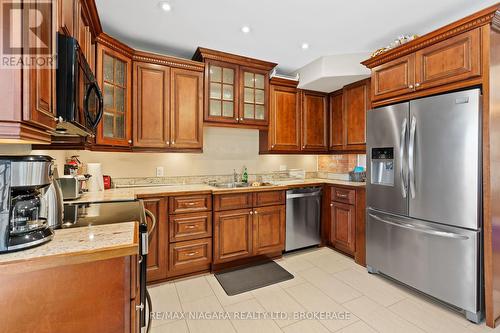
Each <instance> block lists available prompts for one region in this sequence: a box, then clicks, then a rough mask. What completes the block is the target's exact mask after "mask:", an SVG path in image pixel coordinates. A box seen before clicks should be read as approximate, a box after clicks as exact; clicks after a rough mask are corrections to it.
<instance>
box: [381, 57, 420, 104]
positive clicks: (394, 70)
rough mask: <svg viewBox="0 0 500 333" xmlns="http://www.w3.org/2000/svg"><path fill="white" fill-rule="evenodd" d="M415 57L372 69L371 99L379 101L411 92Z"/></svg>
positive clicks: (413, 81) (404, 58)
mask: <svg viewBox="0 0 500 333" xmlns="http://www.w3.org/2000/svg"><path fill="white" fill-rule="evenodd" d="M414 86H415V55H414V54H409V55H407V56H404V57H401V58H398V59H395V60H393V61H389V62H387V63H385V64H383V65H380V66H377V67H375V68H373V69H372V99H373V100H374V101H375V100H381V99H386V98H390V97H394V96H398V95H402V94H406V93H408V92H411V91H413V89H414Z"/></svg>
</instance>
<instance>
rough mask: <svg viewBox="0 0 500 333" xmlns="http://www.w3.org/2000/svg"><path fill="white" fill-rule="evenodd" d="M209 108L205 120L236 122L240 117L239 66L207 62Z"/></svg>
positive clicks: (207, 98)
mask: <svg viewBox="0 0 500 333" xmlns="http://www.w3.org/2000/svg"><path fill="white" fill-rule="evenodd" d="M206 73H207V80H206V82H207V89H206V90H207V94H206V95H207V96H206V100H207V108H206V109H205V110H206V111H205V120H208V121H217V122H229V123H236V122H238V120H239V117H238V103H237V102H236V101H237V94H238V74H239V73H238V66H236V65H232V64H228V63H221V62H216V61H213V62H209V63H208V64H207V71H206Z"/></svg>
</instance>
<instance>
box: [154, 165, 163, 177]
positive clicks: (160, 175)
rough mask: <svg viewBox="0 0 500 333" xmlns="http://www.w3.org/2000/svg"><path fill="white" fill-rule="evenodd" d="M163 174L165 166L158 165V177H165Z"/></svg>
mask: <svg viewBox="0 0 500 333" xmlns="http://www.w3.org/2000/svg"><path fill="white" fill-rule="evenodd" d="M163 175H164V169H163V167H161V166H159V167H156V177H163Z"/></svg>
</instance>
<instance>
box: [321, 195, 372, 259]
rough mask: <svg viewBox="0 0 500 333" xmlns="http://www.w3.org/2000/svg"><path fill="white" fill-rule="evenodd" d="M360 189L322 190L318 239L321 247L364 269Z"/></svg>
mask: <svg viewBox="0 0 500 333" xmlns="http://www.w3.org/2000/svg"><path fill="white" fill-rule="evenodd" d="M365 198H366V196H365V188H364V187H357V186H356V187H348V186H326V187H325V195H324V200H323V205H324V209H323V214H325V217H324V219H323V224H324V225H323V228H322V238H323V240H324V242H325V243H329V244H330V245H331V246H332V247H334V248H336V249H338V250H339V251H342V252H344V253H346V254H348V255H351V256H353V257H354V261H356V263H357V264H359V265H362V266H365V265H366V247H365V208H366V199H365Z"/></svg>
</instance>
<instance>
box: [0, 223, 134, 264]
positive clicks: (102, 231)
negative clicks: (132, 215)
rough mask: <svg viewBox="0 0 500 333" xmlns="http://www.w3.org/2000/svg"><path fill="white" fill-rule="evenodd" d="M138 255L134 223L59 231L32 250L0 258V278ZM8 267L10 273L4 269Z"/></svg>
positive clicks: (3, 255) (8, 254) (0, 255)
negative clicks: (6, 275)
mask: <svg viewBox="0 0 500 333" xmlns="http://www.w3.org/2000/svg"><path fill="white" fill-rule="evenodd" d="M138 253H139V243H138V228H137V223H136V222H124V223H115V224H106V225H97V226H89V227H81V228H71V229H59V230H56V231H55V235H54V238H53V239H52V240H51V241H50V242H48V243H45V244H44V245H40V246H37V247H33V248H31V249H27V250H23V251H18V252H11V253H5V254H0V267H1V269H0V274H12V273H14V272H16V273H17V272H20V271H27V270H36V269H43V268H49V267H55V266H61V265H69V264H78V263H84V262H90V261H95V260H103V259H111V258H116V257H123V256H130V255H135V254H138ZM6 266H9V269H4V268H5V267H6Z"/></svg>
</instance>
